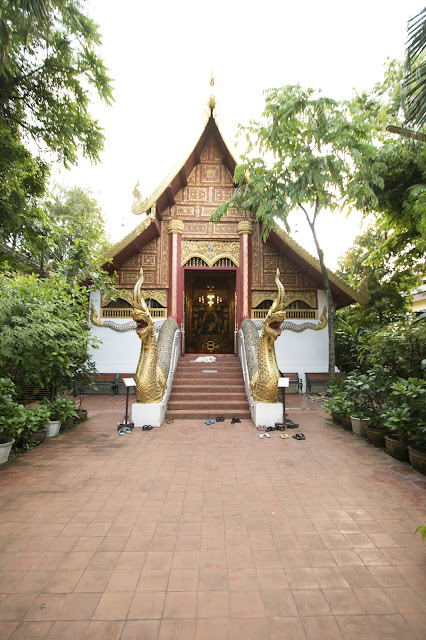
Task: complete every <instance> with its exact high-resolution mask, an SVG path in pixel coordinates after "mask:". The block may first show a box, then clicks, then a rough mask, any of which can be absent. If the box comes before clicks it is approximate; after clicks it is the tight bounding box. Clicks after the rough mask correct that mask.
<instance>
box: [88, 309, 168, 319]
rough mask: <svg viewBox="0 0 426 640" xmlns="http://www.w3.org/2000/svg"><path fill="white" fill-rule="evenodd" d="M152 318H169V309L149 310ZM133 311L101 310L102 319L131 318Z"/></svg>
mask: <svg viewBox="0 0 426 640" xmlns="http://www.w3.org/2000/svg"><path fill="white" fill-rule="evenodd" d="M149 313H150V316H151V318H152V319H153V320H158V319H159V318H167V308H162V309H157V308H153V309H150V310H149ZM131 317H132V309H101V318H131Z"/></svg>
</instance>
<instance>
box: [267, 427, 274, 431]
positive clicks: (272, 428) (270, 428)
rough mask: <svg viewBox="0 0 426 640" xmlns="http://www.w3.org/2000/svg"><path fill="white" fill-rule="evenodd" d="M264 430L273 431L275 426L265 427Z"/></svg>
mask: <svg viewBox="0 0 426 640" xmlns="http://www.w3.org/2000/svg"><path fill="white" fill-rule="evenodd" d="M266 431H275V427H266Z"/></svg>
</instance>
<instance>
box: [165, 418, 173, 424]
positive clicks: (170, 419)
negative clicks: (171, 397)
mask: <svg viewBox="0 0 426 640" xmlns="http://www.w3.org/2000/svg"><path fill="white" fill-rule="evenodd" d="M172 422H174V420H173V418H166V424H172Z"/></svg>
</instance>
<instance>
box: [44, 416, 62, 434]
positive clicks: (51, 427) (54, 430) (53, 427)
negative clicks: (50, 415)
mask: <svg viewBox="0 0 426 640" xmlns="http://www.w3.org/2000/svg"><path fill="white" fill-rule="evenodd" d="M46 427H47V437H48V438H53V437H54V436H57V435H58V433H59V429H60V427H61V421H60V420H51V421H49V422H46Z"/></svg>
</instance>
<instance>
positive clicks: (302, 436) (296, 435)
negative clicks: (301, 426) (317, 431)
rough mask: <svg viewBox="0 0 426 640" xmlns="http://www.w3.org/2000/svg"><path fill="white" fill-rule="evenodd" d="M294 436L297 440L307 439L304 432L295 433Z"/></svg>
mask: <svg viewBox="0 0 426 640" xmlns="http://www.w3.org/2000/svg"><path fill="white" fill-rule="evenodd" d="M292 438H294V439H295V440H305V439H306V438H305V436H304V435H303V433H295V434H294V436H292Z"/></svg>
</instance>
